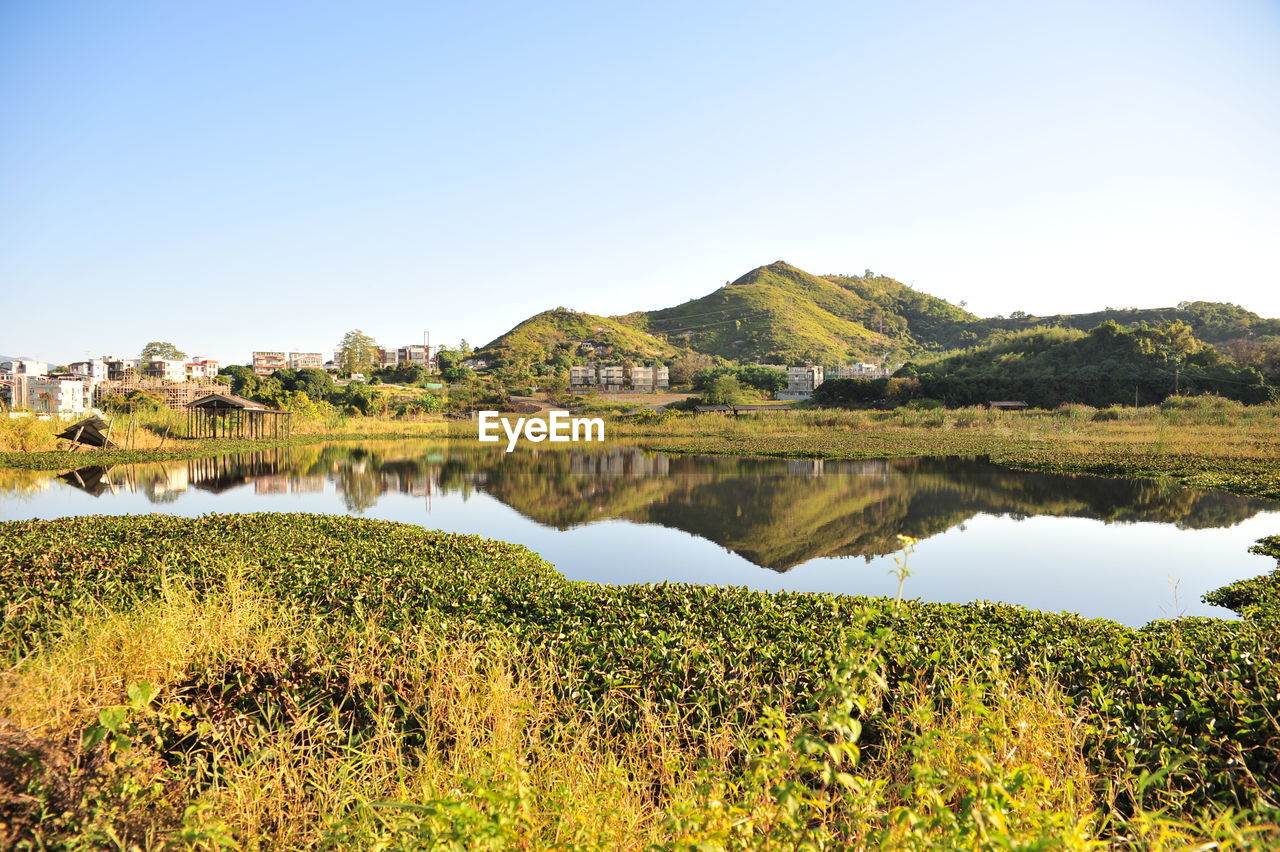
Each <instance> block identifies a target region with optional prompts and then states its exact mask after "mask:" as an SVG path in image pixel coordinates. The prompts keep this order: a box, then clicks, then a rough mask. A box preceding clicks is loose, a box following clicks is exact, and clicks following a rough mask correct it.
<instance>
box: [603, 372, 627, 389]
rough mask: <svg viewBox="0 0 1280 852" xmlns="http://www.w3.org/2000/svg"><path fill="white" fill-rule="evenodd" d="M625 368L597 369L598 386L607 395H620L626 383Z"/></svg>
mask: <svg viewBox="0 0 1280 852" xmlns="http://www.w3.org/2000/svg"><path fill="white" fill-rule="evenodd" d="M626 372H627V371H626V368H625V367H601V368H599V376H600V386H601V387H602V388H604V389H605V391H607V392H609V393H620V392H621V391H622V390H624V385H625V384H626V381H627V375H626Z"/></svg>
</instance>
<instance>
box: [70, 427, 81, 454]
mask: <svg viewBox="0 0 1280 852" xmlns="http://www.w3.org/2000/svg"><path fill="white" fill-rule="evenodd" d="M83 434H84V425H83V424H82V425H81V426H80V428H79V429H77V430H76V436H75V437H74V438H72V439H71V443H70V444H68V445H67V452H71V451H72V450H74V449H75V448H76V445H77V444H79V443H80V436H81V435H83Z"/></svg>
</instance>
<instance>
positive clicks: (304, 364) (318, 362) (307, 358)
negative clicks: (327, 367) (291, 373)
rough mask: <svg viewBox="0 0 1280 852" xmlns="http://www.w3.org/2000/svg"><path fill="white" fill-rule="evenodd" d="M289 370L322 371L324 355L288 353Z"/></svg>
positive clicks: (316, 353) (317, 353)
mask: <svg viewBox="0 0 1280 852" xmlns="http://www.w3.org/2000/svg"><path fill="white" fill-rule="evenodd" d="M289 369H290V370H323V369H324V355H322V354H321V353H319V352H290V353H289Z"/></svg>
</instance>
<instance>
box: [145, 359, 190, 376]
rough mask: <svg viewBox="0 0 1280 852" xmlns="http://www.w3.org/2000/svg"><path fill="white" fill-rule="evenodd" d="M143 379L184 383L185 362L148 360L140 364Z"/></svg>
mask: <svg viewBox="0 0 1280 852" xmlns="http://www.w3.org/2000/svg"><path fill="white" fill-rule="evenodd" d="M140 372H141V373H142V376H143V378H146V379H159V380H161V381H164V382H185V381H186V380H187V362H186V361H185V360H183V359H181V358H148V359H147V360H145V361H143V362H142V366H141V370H140Z"/></svg>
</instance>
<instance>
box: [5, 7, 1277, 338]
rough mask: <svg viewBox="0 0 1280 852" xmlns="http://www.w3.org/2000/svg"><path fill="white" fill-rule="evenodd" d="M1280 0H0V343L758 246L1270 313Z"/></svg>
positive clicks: (687, 269)
mask: <svg viewBox="0 0 1280 852" xmlns="http://www.w3.org/2000/svg"><path fill="white" fill-rule="evenodd" d="M1277 152H1280V2H1276V0H1271V2H1249V0H1232V2H1220V3H1206V2H1193V3H1182V2H1177V0H1161V1H1160V2H1149V3H1145V2H1115V0H1108V2H1063V3H1055V2H1047V0H1046V2H1036V3H1025V2H1010V3H998V2H974V3H963V4H960V3H929V2H903V3H877V4H870V3H865V4H864V3H856V2H848V0H838V2H803V0H800V2H797V0H788V2H777V3H754V2H733V3H719V2H712V1H711V0H706V2H702V1H701V0H700V2H697V3H689V2H662V0H654V1H653V2H644V3H600V2H583V3H567V2H555V0H543V2H538V3H529V2H521V3H498V2H476V1H475V0H472V2H457V3H444V2H424V1H423V0H416V2H393V0H379V2H374V3H367V2H364V3H361V2H354V0H352V2H345V3H333V2H322V0H307V2H289V0H273V2H269V3H263V2H258V0H253V2H249V0H217V2H203V0H184V2H181V3H173V2H141V0H119V2H111V3H102V2H96V1H95V2H88V1H87V0H86V2H71V0H0V353H4V354H7V355H29V356H33V357H38V358H44V359H46V360H50V361H53V362H54V363H65V362H67V361H71V360H76V359H79V358H82V357H85V356H87V355H91V354H93V355H96V354H107V353H110V354H115V355H119V356H129V355H136V353H137V352H138V350H139V349H141V347H142V346H143V345H144V344H145V343H146V342H148V341H152V340H165V341H172V342H173V343H175V344H177V345H178V346H179V347H180V348H182V349H184V350H185V351H187V352H188V353H189V354H191V355H204V356H206V357H213V358H218V359H219V360H221V361H223V362H224V363H244V362H246V361H247V360H248V359H249V357H250V352H251V351H253V350H255V349H268V350H294V351H322V352H330V351H332V349H333V348H334V346H335V345H336V344H337V342H338V340H339V339H340V338H341V337H342V335H343V333H344V332H346V331H348V330H350V329H354V328H359V329H362V330H364V331H366V332H368V333H369V334H372V335H373V336H374V337H375V338H377V339H378V340H379V341H380V342H382V343H385V344H388V345H404V344H406V343H413V342H421V341H422V340H423V334H424V332H429V333H430V335H431V342H432V343H450V344H454V343H457V342H458V341H460V340H462V339H466V340H467V341H468V342H470V343H471V344H472V345H479V344H483V343H485V342H488V341H489V340H491V339H492V338H494V337H496V336H498V335H499V334H501V333H502V332H504V331H506V330H507V329H509V328H510V327H511V326H513V325H515V324H516V323H518V322H519V321H521V320H522V319H525V318H526V317H528V316H530V315H532V314H534V313H536V312H538V311H541V310H545V309H548V308H553V307H560V306H563V307H568V308H572V309H575V310H582V311H589V312H591V313H598V314H616V313H625V312H629V311H635V310H645V309H654V308H660V307H668V306H671V305H676V304H680V303H682V302H684V301H687V300H689V299H692V298H696V297H699V296H702V295H705V294H706V293H708V292H710V291H712V290H714V289H715V288H717V287H719V286H720V285H722V284H723V283H725V282H726V281H728V280H730V279H734V278H737V277H738V276H740V275H742V274H744V273H745V272H747V271H749V270H750V269H752V268H754V267H756V266H759V265H762V264H766V263H771V262H773V261H775V260H779V259H781V260H786V261H787V262H789V263H791V264H793V265H795V266H799V267H801V268H802V269H806V270H808V271H810V272H814V273H817V274H829V273H861V272H863V270H864V269H868V268H869V269H872V270H874V271H875V272H877V273H881V274H886V275H891V276H893V277H895V278H898V279H899V280H902V281H904V282H906V283H909V284H912V285H913V286H915V287H916V288H917V289H919V290H923V291H925V292H928V293H932V294H934V295H937V296H941V297H943V298H946V299H948V300H951V301H953V302H960V301H962V300H963V301H965V302H966V303H967V306H968V308H969V309H970V310H972V311H974V312H976V313H979V314H982V315H995V314H1008V313H1010V312H1012V311H1015V310H1022V311H1027V312H1029V313H1033V314H1052V313H1060V312H1076V311H1089V310H1098V309H1101V308H1104V307H1149V306H1160V305H1171V304H1176V303H1177V302H1179V301H1183V300H1199V299H1204V300H1213V301H1229V302H1235V303H1237V304H1241V305H1244V306H1245V307H1247V308H1249V309H1251V310H1254V311H1257V312H1259V313H1261V314H1264V315H1268V316H1280V156H1278V155H1277Z"/></svg>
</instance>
